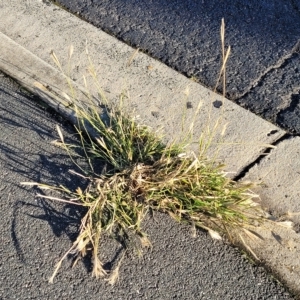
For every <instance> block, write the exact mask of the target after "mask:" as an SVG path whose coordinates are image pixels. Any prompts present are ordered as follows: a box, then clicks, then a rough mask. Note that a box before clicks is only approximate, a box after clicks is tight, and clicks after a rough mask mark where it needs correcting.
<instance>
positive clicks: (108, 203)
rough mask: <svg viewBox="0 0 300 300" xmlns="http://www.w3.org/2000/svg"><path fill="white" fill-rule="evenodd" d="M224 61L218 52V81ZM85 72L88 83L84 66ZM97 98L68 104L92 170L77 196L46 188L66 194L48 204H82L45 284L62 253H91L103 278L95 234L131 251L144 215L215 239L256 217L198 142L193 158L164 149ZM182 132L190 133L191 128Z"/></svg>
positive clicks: (174, 147)
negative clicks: (74, 233) (162, 216)
mask: <svg viewBox="0 0 300 300" xmlns="http://www.w3.org/2000/svg"><path fill="white" fill-rule="evenodd" d="M222 26H224V24H223V25H222ZM222 30H223V34H224V28H223V29H221V34H222ZM70 56H71V55H70ZM54 57H55V56H54ZM227 58H228V53H225V49H224V47H223V59H224V62H223V67H222V72H223V73H224V76H223V78H225V63H226V60H227ZM55 60H57V58H56V57H55ZM90 71H91V74H92V76H93V77H96V74H95V72H94V71H93V69H92V68H91V70H90ZM224 82H225V81H224ZM99 95H100V100H101V103H91V105H89V106H84V105H77V104H76V103H73V109H74V112H75V114H76V117H77V120H78V124H77V126H76V129H77V132H78V134H79V137H80V140H81V144H80V145H77V147H81V148H82V149H83V150H84V153H85V157H86V159H87V160H88V162H89V165H90V167H91V170H92V172H91V176H90V177H88V180H89V183H88V186H87V188H86V189H84V190H82V189H81V188H77V189H76V191H70V190H68V189H67V188H65V187H59V188H54V189H56V190H58V191H60V192H63V193H66V194H67V199H56V200H60V201H62V202H68V203H73V204H74V205H75V204H76V205H81V206H84V207H85V208H86V214H85V215H84V216H83V218H82V220H81V227H80V232H79V234H78V237H77V239H76V240H75V242H74V243H73V245H72V247H71V248H70V249H69V250H68V251H67V252H66V254H65V255H64V256H63V257H62V259H61V260H60V261H59V263H58V264H57V266H56V269H55V272H54V274H53V276H52V277H51V278H50V281H51V282H52V281H53V279H54V276H55V275H56V273H57V271H58V269H59V267H60V266H61V263H62V261H63V260H64V259H65V258H66V257H67V256H68V255H69V254H73V255H75V257H76V260H75V261H77V259H79V258H80V257H83V256H85V255H86V254H87V253H88V252H91V253H92V260H93V276H95V277H102V276H106V275H107V271H106V270H104V268H103V265H102V263H101V261H100V259H99V245H100V241H101V238H102V236H103V234H108V235H109V236H111V237H114V238H116V239H117V240H118V241H120V242H121V243H122V245H123V246H124V249H125V251H126V249H128V248H129V247H130V246H131V245H133V244H134V245H136V244H135V243H133V242H134V241H136V239H135V237H138V238H139V240H140V245H141V246H150V245H151V244H150V241H149V239H148V237H147V234H146V233H145V232H144V231H143V230H142V226H141V224H142V220H143V217H144V216H145V215H146V214H147V213H149V211H150V212H151V211H161V212H165V213H168V214H169V215H170V216H171V217H173V218H174V219H176V220H177V221H179V222H186V223H189V224H191V225H192V226H193V227H195V228H196V227H200V228H203V229H205V230H208V232H209V233H210V235H211V236H212V237H214V238H217V239H221V237H222V236H224V235H226V236H227V237H229V238H230V237H231V233H232V232H233V231H234V230H235V229H239V228H241V227H244V228H245V227H247V226H248V225H250V224H252V222H253V221H257V220H260V218H261V215H260V214H256V213H255V210H254V208H253V207H254V206H255V203H254V202H253V198H254V197H255V196H256V195H255V194H253V193H252V192H251V191H250V190H249V188H250V186H249V185H246V184H240V183H236V182H234V181H232V180H231V179H229V178H228V177H226V173H225V172H223V171H222V168H221V166H220V165H218V164H216V163H215V162H213V161H210V160H208V159H207V158H206V157H205V156H204V155H203V153H204V152H205V151H202V150H203V148H206V147H207V145H204V144H203V140H201V141H200V142H199V148H200V149H199V150H200V151H199V153H200V154H199V155H196V154H195V153H193V152H190V151H188V150H187V149H188V143H182V144H175V143H169V144H165V143H163V142H162V136H161V135H159V134H158V132H153V131H152V130H150V128H148V127H147V126H144V125H139V124H138V122H137V121H136V120H135V119H134V118H132V117H131V116H130V114H128V113H126V110H125V109H124V108H123V105H122V101H123V100H122V99H121V100H120V103H119V105H118V106H115V105H112V104H110V103H109V102H108V101H107V100H106V99H105V98H104V97H103V94H102V93H100V92H99ZM91 101H92V100H91ZM99 105H101V110H100V109H99ZM191 125H192V124H191ZM190 128H191V131H192V126H190ZM58 133H59V136H60V140H61V141H60V145H62V146H63V147H64V148H65V149H66V150H67V151H68V152H69V153H70V154H71V153H72V147H73V146H72V145H67V144H66V143H65V142H64V138H63V135H62V133H61V130H60V129H59V128H58ZM100 162H105V163H106V164H107V168H106V169H105V171H103V172H102V173H101V174H96V172H95V171H94V169H95V166H96V165H97V164H98V163H100ZM37 185H39V186H40V187H41V188H43V187H45V188H49V187H48V186H46V185H42V184H38V183H37ZM40 196H41V195H40ZM42 197H44V198H49V199H53V198H51V197H47V196H42ZM124 253H125V252H124ZM122 257H124V256H122ZM119 266H120V265H119V264H118V265H117V267H116V268H115V270H114V271H113V272H111V274H110V278H109V281H110V283H114V282H115V281H116V279H117V277H118V270H119Z"/></svg>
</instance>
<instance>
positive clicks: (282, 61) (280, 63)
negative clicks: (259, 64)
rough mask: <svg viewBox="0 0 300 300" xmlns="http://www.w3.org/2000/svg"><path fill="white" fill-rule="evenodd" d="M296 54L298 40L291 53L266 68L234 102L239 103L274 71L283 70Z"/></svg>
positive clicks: (299, 47)
mask: <svg viewBox="0 0 300 300" xmlns="http://www.w3.org/2000/svg"><path fill="white" fill-rule="evenodd" d="M296 53H300V40H298V41H297V43H296V44H295V45H294V47H293V48H292V49H291V52H289V53H288V54H286V55H284V56H283V57H281V58H280V59H279V60H278V61H277V62H276V64H274V65H272V66H270V67H268V68H266V69H265V71H264V72H263V73H262V74H261V75H260V76H259V77H258V78H257V79H256V80H254V81H253V83H252V84H251V85H250V86H249V88H248V89H247V90H246V91H245V92H244V93H243V94H240V95H239V96H238V97H237V98H236V99H235V101H236V102H237V103H239V101H240V100H241V99H242V98H244V97H246V96H247V95H248V94H250V92H252V91H253V90H254V89H255V88H256V87H257V86H260V85H262V84H263V82H264V80H265V78H266V77H267V76H268V75H269V74H270V73H271V72H272V71H274V70H276V69H281V68H283V67H284V66H285V65H287V64H288V63H289V60H290V59H292V58H293V56H294V55H295V54H296Z"/></svg>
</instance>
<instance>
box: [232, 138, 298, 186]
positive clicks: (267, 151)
mask: <svg viewBox="0 0 300 300" xmlns="http://www.w3.org/2000/svg"><path fill="white" fill-rule="evenodd" d="M293 136H294V135H291V134H289V133H286V134H284V135H283V136H281V137H280V138H278V139H277V140H276V141H274V142H273V143H272V144H271V145H272V146H274V147H277V146H278V145H279V144H280V143H281V142H283V141H285V140H287V139H289V138H291V137H293ZM271 151H272V148H271V147H266V148H264V149H263V150H262V151H261V152H260V153H259V154H258V156H257V157H256V159H254V160H253V161H252V162H251V163H249V164H248V165H247V166H245V167H244V168H243V169H242V170H241V171H240V172H239V173H238V174H237V175H236V176H235V177H234V178H233V180H234V181H241V180H243V178H244V177H245V176H246V175H247V173H248V172H249V171H250V170H251V169H252V168H253V167H254V166H255V165H257V164H259V163H260V162H261V161H262V160H263V159H264V158H265V157H266V156H268V154H270V153H271Z"/></svg>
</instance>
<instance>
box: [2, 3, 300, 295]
mask: <svg viewBox="0 0 300 300" xmlns="http://www.w3.org/2000/svg"><path fill="white" fill-rule="evenodd" d="M0 20H1V23H0V45H1V48H0V70H1V71H3V72H4V73H6V74H8V75H10V76H11V77H13V78H15V79H16V80H17V81H18V82H20V83H21V84H22V85H23V86H25V87H26V88H27V89H28V90H30V91H31V92H33V93H35V94H37V95H38V96H39V97H41V98H42V99H43V100H44V101H45V102H46V103H48V104H49V105H50V106H52V107H53V108H54V109H56V110H57V111H58V112H60V113H61V114H62V115H64V116H65V117H66V118H68V119H69V120H71V121H72V122H75V120H76V118H75V116H74V113H73V111H72V110H71V109H70V107H68V101H67V100H66V97H65V94H70V88H69V86H68V84H67V82H66V75H64V74H63V73H62V72H61V71H60V70H58V68H57V67H56V66H55V64H54V62H53V60H52V59H51V58H50V52H51V51H52V50H54V51H55V53H56V55H57V57H58V58H59V59H60V61H61V64H62V69H63V70H69V71H68V72H67V73H68V74H69V75H70V76H71V77H72V80H73V84H72V85H73V88H74V91H75V95H76V97H75V98H76V101H81V102H84V101H87V97H86V94H87V90H86V88H85V87H84V85H83V81H82V79H81V78H82V75H85V76H86V78H87V82H88V90H89V92H90V93H91V94H92V95H95V97H97V86H96V84H95V82H94V80H93V79H92V78H91V76H90V75H89V72H88V70H87V68H88V66H89V62H88V58H87V55H86V49H88V53H89V57H90V59H91V61H92V62H93V65H94V67H95V69H96V71H97V74H98V82H99V83H100V85H101V88H102V90H103V91H104V92H105V94H106V96H107V98H108V99H110V100H111V101H116V100H117V99H118V98H119V96H120V95H121V94H124V93H125V94H126V99H127V100H126V101H127V105H128V107H130V109H132V111H133V112H134V114H135V115H138V116H139V118H140V121H141V122H142V123H144V124H146V125H149V126H151V127H152V128H154V129H157V128H160V127H163V128H164V133H165V135H166V139H167V140H173V139H177V138H179V137H180V135H184V131H185V130H186V129H187V128H188V126H189V122H190V120H192V119H193V118H194V113H195V110H196V108H197V106H198V104H199V103H200V105H201V109H200V112H199V115H198V116H197V118H196V121H195V127H194V133H195V136H196V137H197V136H199V135H200V134H201V133H202V132H203V131H204V130H207V128H208V126H209V127H210V128H213V127H214V126H215V124H216V123H218V124H219V125H218V127H217V128H218V130H217V132H218V133H217V134H216V138H215V144H213V145H212V147H211V150H210V151H209V152H208V155H210V156H213V155H215V154H216V153H217V154H218V158H219V159H220V161H222V162H224V163H225V164H226V165H227V168H226V170H227V171H228V172H231V173H230V174H231V176H232V177H235V176H238V175H240V174H241V173H242V172H243V171H245V170H247V171H248V173H247V174H246V178H249V179H252V180H255V181H263V182H264V183H266V184H267V187H264V188H261V190H260V191H259V192H260V194H261V201H262V204H263V205H264V206H266V208H267V209H268V210H270V211H272V213H273V214H274V215H276V216H277V217H280V216H281V217H282V219H283V218H285V219H287V218H290V217H291V218H293V220H294V221H296V222H297V223H300V219H299V217H297V215H295V214H293V215H292V214H290V215H288V214H286V212H290V213H291V212H297V211H298V212H299V211H300V204H299V196H300V184H299V181H300V180H299V178H300V176H299V174H300V163H299V162H300V150H299V149H300V147H299V146H300V138H299V137H294V138H290V139H284V137H285V134H286V133H285V132H284V131H283V130H281V129H280V128H278V127H276V126H274V125H272V124H270V123H268V122H267V121H265V120H263V119H261V118H259V117H257V116H255V115H254V114H252V113H250V112H249V111H246V110H244V109H242V108H241V107H239V106H237V105H236V104H234V103H232V102H230V101H229V100H227V99H224V98H223V97H222V96H220V95H218V94H216V93H214V92H212V91H210V90H208V89H207V88H204V87H202V86H201V85H199V84H197V83H195V82H193V81H192V80H190V79H188V78H186V77H184V76H183V75H181V74H178V73H177V72H175V71H174V70H172V69H170V68H168V67H166V66H165V65H163V64H161V63H160V62H158V61H156V60H154V59H152V58H150V57H148V56H147V55H145V54H143V53H141V52H139V51H137V50H135V49H133V48H131V47H129V46H128V45H125V44H123V43H121V42H120V41H118V40H116V39H115V38H113V37H111V36H109V35H107V34H106V33H104V32H102V31H100V30H98V29H96V28H95V27H93V26H92V25H90V24H88V23H86V22H83V21H82V20H80V19H79V18H77V17H76V16H74V15H72V14H70V13H68V12H66V11H64V10H62V9H60V8H58V7H56V6H54V5H52V4H49V3H45V1H38V0H31V1H24V2H21V3H20V1H10V2H9V3H7V4H5V5H3V4H2V7H1V10H0ZM71 44H72V45H73V46H74V55H73V57H72V60H71V62H70V64H68V48H69V46H70V45H71ZM219 104H222V105H221V108H218V107H219ZM183 112H184V113H185V120H186V121H185V122H184V125H183V126H182V124H183ZM225 127H226V131H225V132H223V129H224V128H225ZM281 140H282V141H281ZM224 141H225V142H224ZM219 143H221V145H220V144H219ZM274 143H278V145H277V146H278V147H277V148H276V149H271V151H270V153H268V154H267V155H265V156H264V157H263V158H260V157H261V155H262V154H263V153H264V152H265V151H266V150H267V149H270V147H269V146H268V145H269V144H274ZM216 149H217V150H216ZM259 158H260V159H259ZM256 161H258V163H257V164H255V162H256ZM283 214H285V215H284V216H283ZM270 226H271V228H269V229H267V228H260V234H261V235H262V236H263V237H264V240H263V241H255V242H254V241H253V240H251V239H250V238H249V240H247V241H246V243H247V244H249V245H250V246H251V249H252V250H253V251H254V252H255V253H256V254H257V256H258V258H259V260H260V261H261V262H262V263H263V264H265V266H266V267H267V268H269V269H270V270H271V271H272V272H273V273H275V274H276V275H277V276H278V278H279V279H280V280H281V281H282V282H284V283H286V285H287V286H288V287H289V288H290V289H291V290H292V291H294V292H296V293H299V295H300V259H299V255H298V252H299V251H300V235H299V234H297V233H296V232H295V231H293V230H291V229H288V228H286V227H284V226H280V225H278V223H273V224H270ZM279 236H280V238H279Z"/></svg>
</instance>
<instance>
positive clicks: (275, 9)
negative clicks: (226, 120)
mask: <svg viewBox="0 0 300 300" xmlns="http://www.w3.org/2000/svg"><path fill="white" fill-rule="evenodd" d="M53 2H56V3H59V5H61V6H63V7H65V8H66V9H67V10H69V11H71V12H73V13H75V14H77V15H79V16H80V17H82V18H83V19H85V20H87V21H89V22H90V23H92V24H94V25H95V26H97V27H99V28H101V29H102V30H104V31H106V32H108V33H110V34H112V35H114V36H116V37H117V38H118V39H120V40H122V41H125V42H126V43H128V44H130V45H132V46H134V47H139V48H140V49H141V50H143V51H145V52H147V53H149V55H151V56H152V57H154V58H157V59H159V60H161V61H162V62H164V63H166V64H167V65H169V66H170V67H172V68H174V69H176V70H178V71H179V72H182V73H183V74H186V75H187V76H190V77H191V76H193V77H195V78H196V79H198V80H199V82H200V83H201V84H204V85H206V86H208V87H210V88H213V87H214V86H215V81H216V78H217V76H218V72H219V69H220V61H221V54H220V49H221V45H220V33H219V32H220V23H221V19H222V18H225V23H226V45H230V46H231V48H232V52H231V53H232V54H231V56H230V59H229V63H228V66H227V96H228V98H229V99H231V100H233V101H235V102H237V103H238V104H240V105H242V106H243V107H245V108H247V109H250V110H251V111H252V112H254V113H255V114H257V115H260V116H262V117H263V118H264V119H267V120H269V121H271V122H272V123H275V124H277V125H278V126H280V127H282V128H283V129H285V130H287V131H289V132H290V133H293V134H300V1H299V0H284V1H275V0H271V1H270V0H255V1H245V0H234V1H220V0H211V1H204V0H202V1H195V0H185V1H182V0H171V1H170V0H139V1H136V0H127V1H124V0H102V1H92V0H58V1H53ZM219 91H221V88H219Z"/></svg>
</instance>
